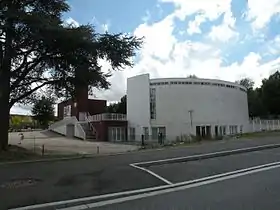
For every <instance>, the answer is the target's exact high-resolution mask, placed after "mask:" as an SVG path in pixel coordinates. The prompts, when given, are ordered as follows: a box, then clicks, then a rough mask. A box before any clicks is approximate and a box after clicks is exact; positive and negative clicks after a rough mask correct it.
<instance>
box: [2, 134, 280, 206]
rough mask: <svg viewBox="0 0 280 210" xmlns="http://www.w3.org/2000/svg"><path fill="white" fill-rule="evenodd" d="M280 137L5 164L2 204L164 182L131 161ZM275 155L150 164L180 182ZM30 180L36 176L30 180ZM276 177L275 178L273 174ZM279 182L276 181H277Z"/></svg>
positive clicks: (279, 152) (276, 153) (279, 155)
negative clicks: (159, 164)
mask: <svg viewBox="0 0 280 210" xmlns="http://www.w3.org/2000/svg"><path fill="white" fill-rule="evenodd" d="M279 142H280V139H279V137H277V136H274V137H266V138H264V137H262V138H261V139H254V140H248V141H246V140H234V141H229V142H222V141H221V142H215V143H206V144H203V145H197V146H191V147H181V148H171V149H164V150H155V151H145V152H135V153H128V154H124V155H117V156H106V157H105V156H104V157H96V158H88V159H76V160H69V161H57V162H44V163H30V164H15V165H0V209H7V208H15V207H20V206H28V205H33V204H40V203H46V202H53V201H61V200H69V199H74V198H80V197H85V196H93V195H100V194H107V193H112V192H121V191H126V190H134V189H143V188H147V187H153V186H160V185H163V184H165V183H163V182H162V181H161V180H159V179H158V178H156V177H154V176H151V175H150V174H148V173H145V172H144V171H141V170H137V169H135V168H132V167H130V166H129V164H130V163H135V162H142V161H150V160H159V159H166V158H173V157H181V156H189V155H194V154H204V153H210V152H216V151H223V150H231V149H238V148H244V147H252V146H259V145H263V144H271V143H279ZM273 161H280V149H271V150H264V151H260V152H251V153H246V154H239V155H232V156H227V157H223V158H218V159H209V160H202V161H196V162H197V163H194V162H193V163H181V164H180V165H179V164H170V165H162V166H153V167H150V169H151V170H153V171H154V172H155V173H158V174H160V175H161V176H165V178H166V179H168V180H170V181H172V182H180V181H186V180H188V179H195V178H199V177H204V176H208V175H212V174H216V173H223V172H226V171H231V170H236V169H239V168H243V167H251V166H254V165H259V164H265V163H269V162H273ZM278 171H279V170H278ZM264 173H265V174H266V173H268V172H264ZM244 179H245V178H244ZM263 179H265V178H263ZM26 180H27V181H28V180H31V181H30V183H29V182H27V184H26V183H25V182H26ZM272 181H273V179H272ZM274 181H276V180H275V179H274ZM242 183H243V182H242ZM243 184H244V183H243ZM277 184H278V183H275V185H277ZM205 187H207V186H205ZM279 189H280V188H279ZM191 190H196V189H191ZM227 190H229V189H227ZM221 192H222V191H220V192H219V193H218V194H216V196H217V198H218V196H219V195H220V194H223V193H221ZM166 196H167V195H166ZM198 197H201V196H198ZM279 198H280V196H279ZM147 199H150V198H147ZM151 199H152V198H151ZM2 201H5V202H2ZM135 202H138V201H135ZM106 208H107V207H106ZM108 208H109V206H108ZM121 209H122V208H121ZM130 209H134V208H130ZM142 209H143V208H142ZM152 209H153V208H152ZM157 209H160V208H157ZM169 209H170V208H169Z"/></svg>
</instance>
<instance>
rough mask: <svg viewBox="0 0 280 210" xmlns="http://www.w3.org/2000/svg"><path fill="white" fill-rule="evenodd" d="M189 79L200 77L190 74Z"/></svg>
mask: <svg viewBox="0 0 280 210" xmlns="http://www.w3.org/2000/svg"><path fill="white" fill-rule="evenodd" d="M187 78H193V79H197V78H198V77H197V76H196V75H195V74H190V75H189V76H187Z"/></svg>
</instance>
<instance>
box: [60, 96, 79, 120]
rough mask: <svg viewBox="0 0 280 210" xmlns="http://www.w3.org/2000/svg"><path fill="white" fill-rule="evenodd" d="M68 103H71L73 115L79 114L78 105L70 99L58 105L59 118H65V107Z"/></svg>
mask: <svg viewBox="0 0 280 210" xmlns="http://www.w3.org/2000/svg"><path fill="white" fill-rule="evenodd" d="M68 105H71V116H77V107H74V102H73V101H72V100H71V99H69V100H67V101H63V102H61V103H59V104H58V105H57V115H58V119H59V120H62V119H63V114H64V107H65V106H68Z"/></svg>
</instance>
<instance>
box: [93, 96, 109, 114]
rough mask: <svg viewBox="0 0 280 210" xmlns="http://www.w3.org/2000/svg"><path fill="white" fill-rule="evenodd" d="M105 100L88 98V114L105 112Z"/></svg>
mask: <svg viewBox="0 0 280 210" xmlns="http://www.w3.org/2000/svg"><path fill="white" fill-rule="evenodd" d="M106 103H107V101H106V100H96V99H89V100H88V112H89V113H90V115H95V114H100V113H105V112H106Z"/></svg>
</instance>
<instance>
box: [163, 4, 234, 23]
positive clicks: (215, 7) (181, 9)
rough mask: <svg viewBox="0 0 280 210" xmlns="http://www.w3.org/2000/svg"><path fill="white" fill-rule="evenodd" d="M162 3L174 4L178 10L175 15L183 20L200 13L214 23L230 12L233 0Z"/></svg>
mask: <svg viewBox="0 0 280 210" xmlns="http://www.w3.org/2000/svg"><path fill="white" fill-rule="evenodd" d="M161 2H171V3H174V5H175V6H176V8H177V9H176V11H175V15H176V16H177V17H178V18H180V19H181V20H184V19H185V18H186V17H187V16H189V15H192V14H195V13H199V14H203V15H204V16H205V18H208V19H209V20H211V21H212V20H215V19H217V18H218V17H219V16H220V15H221V14H223V13H224V12H226V11H228V10H229V9H230V6H231V0H211V1H209V0H161Z"/></svg>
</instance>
